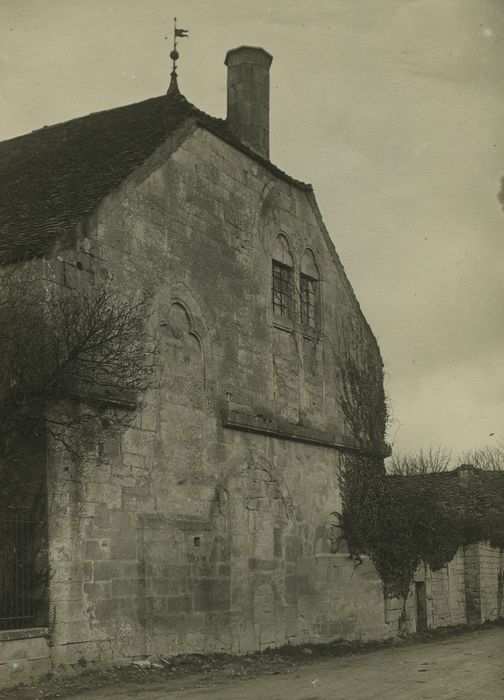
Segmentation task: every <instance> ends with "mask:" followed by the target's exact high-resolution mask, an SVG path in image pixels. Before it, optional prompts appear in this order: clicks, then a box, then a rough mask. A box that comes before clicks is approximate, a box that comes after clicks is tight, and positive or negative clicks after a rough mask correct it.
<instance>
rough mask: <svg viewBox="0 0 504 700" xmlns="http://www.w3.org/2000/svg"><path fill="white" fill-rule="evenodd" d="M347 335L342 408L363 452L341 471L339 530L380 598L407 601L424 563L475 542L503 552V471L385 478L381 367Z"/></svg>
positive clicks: (443, 560) (439, 562)
mask: <svg viewBox="0 0 504 700" xmlns="http://www.w3.org/2000/svg"><path fill="white" fill-rule="evenodd" d="M352 331H353V329H351V328H350V329H349V332H348V333H347V334H345V333H343V334H342V335H341V337H342V338H343V341H344V347H343V351H342V352H340V353H339V357H338V363H339V366H340V373H341V379H342V382H343V388H342V392H341V406H342V409H343V413H344V415H345V419H346V422H347V424H348V427H349V428H350V430H351V431H352V434H353V435H354V437H355V438H356V439H357V441H358V445H359V448H360V451H359V452H356V453H354V454H349V455H346V456H345V458H344V463H343V466H342V467H341V472H340V487H341V494H342V512H341V513H340V514H338V516H339V520H340V527H341V530H342V535H343V537H344V538H345V540H346V542H347V545H348V549H349V553H350V556H351V557H352V558H354V559H355V560H360V558H361V557H362V556H363V555H367V556H369V557H370V559H371V560H372V562H373V564H374V566H375V567H376V570H377V572H378V574H379V576H380V578H381V579H382V582H383V587H384V593H385V596H386V597H389V598H392V597H398V598H403V599H404V600H405V599H406V597H407V596H408V593H409V590H410V586H411V584H412V583H413V580H414V576H415V572H416V570H417V569H418V567H419V566H420V565H421V564H427V565H428V566H429V567H430V568H431V569H433V570H439V569H441V568H442V567H443V566H446V564H448V562H450V561H451V560H452V559H453V557H454V556H455V553H456V552H457V550H458V549H459V548H460V547H462V546H466V545H469V544H474V543H477V542H489V543H490V544H491V545H493V546H494V547H498V548H500V549H501V550H504V472H497V471H494V472H487V471H481V470H478V469H474V468H472V467H467V466H465V467H460V468H459V469H458V470H455V471H450V472H442V473H435V474H422V475H414V476H413V475H411V476H388V475H387V474H386V472H385V467H384V463H383V455H384V454H385V453H386V450H385V442H384V436H385V428H386V423H387V407H386V401H385V395H384V393H383V370H382V366H381V363H379V364H378V363H377V352H376V351H375V349H374V348H373V347H372V345H370V344H369V343H367V344H366V342H365V339H363V338H362V337H359V335H358V334H355V333H354V332H352ZM352 339H353V340H352ZM363 341H364V342H363ZM378 357H379V356H378Z"/></svg>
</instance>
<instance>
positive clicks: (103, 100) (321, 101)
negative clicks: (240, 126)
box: [0, 0, 504, 452]
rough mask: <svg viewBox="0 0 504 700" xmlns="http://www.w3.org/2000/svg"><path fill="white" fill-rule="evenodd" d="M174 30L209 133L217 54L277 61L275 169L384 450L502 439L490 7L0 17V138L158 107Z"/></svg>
mask: <svg viewBox="0 0 504 700" xmlns="http://www.w3.org/2000/svg"><path fill="white" fill-rule="evenodd" d="M174 15H177V17H178V23H179V26H181V27H184V28H189V29H190V39H189V40H187V39H185V40H181V41H180V46H179V48H180V52H181V59H180V68H179V76H180V78H179V85H180V87H181V90H182V92H183V93H184V94H185V95H186V97H187V98H188V99H189V100H190V101H192V102H194V103H195V104H197V106H198V107H200V108H201V109H203V110H205V111H207V112H209V113H211V114H213V115H215V116H225V110H226V106H225V104H226V68H225V66H224V64H223V61H224V57H225V54H226V51H227V50H228V49H229V48H233V47H235V46H239V45H240V44H251V45H256V46H263V47H264V48H265V49H266V50H268V51H269V52H270V53H272V54H273V56H274V60H273V64H272V68H271V80H272V83H271V84H272V91H271V132H270V140H271V158H272V160H273V162H275V163H276V164H277V165H279V166H280V167H281V168H283V169H285V170H287V172H289V173H290V174H291V175H292V176H294V177H296V178H299V179H301V180H304V181H308V182H311V183H312V184H313V186H314V188H315V193H316V195H317V199H318V202H319V205H320V208H321V210H322V214H323V216H324V219H325V222H326V225H327V227H328V229H329V231H330V232H331V235H332V237H333V240H334V242H335V244H336V248H337V250H338V252H339V254H340V257H341V259H342V261H343V264H344V265H345V268H346V270H347V272H348V275H349V277H350V281H351V282H352V284H353V287H354V289H355V291H356V293H357V296H358V298H359V300H360V302H361V306H362V307H363V310H364V312H365V314H366V316H367V318H368V320H369V322H370V324H371V326H372V328H373V330H374V332H375V334H376V336H377V337H378V341H379V343H380V346H381V350H382V354H383V358H384V362H385V369H386V375H387V391H388V394H389V397H390V403H391V408H392V413H393V417H394V422H393V425H392V428H391V433H390V438H391V440H392V441H393V443H394V448H395V449H396V450H400V451H404V450H414V449H417V448H418V447H421V446H423V447H429V446H430V445H443V446H446V447H448V448H451V449H453V450H454V451H455V452H458V451H459V450H464V449H470V448H472V447H480V446H482V445H485V444H495V442H496V441H498V440H499V439H502V438H504V322H503V316H504V294H503V276H504V212H502V211H501V209H500V207H499V203H498V201H497V199H496V194H497V191H498V189H499V180H500V178H501V176H502V175H503V174H504V143H503V138H502V136H503V130H504V123H503V116H504V109H503V108H504V0H310V1H306V0H305V1H304V2H299V0H276V1H275V2H272V1H271V0H266V1H262V0H261V1H259V0H256V1H254V0H235V1H232V0H183V1H182V0H181V1H180V2H172V1H171V0H142V1H141V2H139V1H138V0H22V1H21V0H0V139H5V138H10V137H12V136H17V135H19V134H22V133H25V132H27V131H31V130H33V129H37V128H39V127H41V126H43V125H45V124H52V123H55V122H59V121H65V120H67V119H70V118H72V117H76V116H80V115H83V114H87V113H89V112H95V111H99V110H102V109H107V108H110V107H115V106H119V105H124V104H129V103H132V102H137V101H140V100H143V99H146V98H148V97H152V96H155V95H159V94H161V93H163V92H164V91H165V90H166V88H167V87H168V83H169V72H170V61H169V56H168V54H169V52H170V48H171V47H170V41H166V40H165V35H167V36H168V37H171V32H172V18H173V16H174ZM41 176H43V174H41ZM491 433H493V434H494V435H491Z"/></svg>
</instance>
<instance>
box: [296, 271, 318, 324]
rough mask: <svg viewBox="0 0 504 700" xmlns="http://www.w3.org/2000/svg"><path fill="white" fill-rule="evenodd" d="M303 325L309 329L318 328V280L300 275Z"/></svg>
mask: <svg viewBox="0 0 504 700" xmlns="http://www.w3.org/2000/svg"><path fill="white" fill-rule="evenodd" d="M300 287H301V289H300V292H301V323H302V324H303V325H304V326H308V327H309V328H316V327H317V280H315V279H313V277H309V276H308V275H303V274H301V275H300Z"/></svg>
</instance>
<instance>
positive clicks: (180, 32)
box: [170, 17, 189, 78]
mask: <svg viewBox="0 0 504 700" xmlns="http://www.w3.org/2000/svg"><path fill="white" fill-rule="evenodd" d="M184 37H187V38H188V37H189V30H188V29H177V18H176V17H174V18H173V51H172V52H171V53H170V58H171V60H172V61H173V67H172V73H171V74H172V77H173V78H176V77H177V60H178V58H179V52H178V51H177V39H183V38H184Z"/></svg>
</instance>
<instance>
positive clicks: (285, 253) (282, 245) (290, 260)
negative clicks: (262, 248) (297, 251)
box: [273, 233, 294, 267]
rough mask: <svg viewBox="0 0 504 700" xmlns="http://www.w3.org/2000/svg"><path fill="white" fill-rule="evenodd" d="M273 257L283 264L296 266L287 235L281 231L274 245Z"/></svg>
mask: <svg viewBox="0 0 504 700" xmlns="http://www.w3.org/2000/svg"><path fill="white" fill-rule="evenodd" d="M273 259H274V260H276V261H277V262H279V263H282V265H287V266H288V267H294V256H293V255H292V249H291V245H290V242H289V240H288V238H287V236H286V235H285V234H283V233H279V234H278V236H277V237H276V240H275V244H274V246H273Z"/></svg>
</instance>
